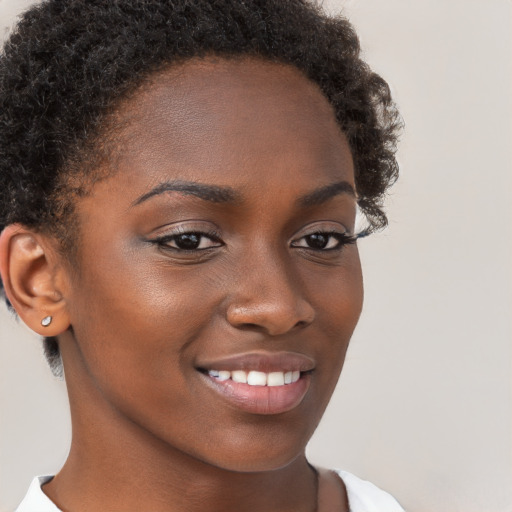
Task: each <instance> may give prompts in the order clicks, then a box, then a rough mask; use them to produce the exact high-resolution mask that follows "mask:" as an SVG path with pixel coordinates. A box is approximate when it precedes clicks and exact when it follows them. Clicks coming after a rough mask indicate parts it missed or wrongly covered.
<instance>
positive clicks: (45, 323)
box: [41, 316, 53, 327]
mask: <svg viewBox="0 0 512 512" xmlns="http://www.w3.org/2000/svg"><path fill="white" fill-rule="evenodd" d="M52 320H53V318H52V317H51V316H45V317H44V318H43V319H42V320H41V325H42V326H43V327H48V326H49V325H50V324H51V323H52Z"/></svg>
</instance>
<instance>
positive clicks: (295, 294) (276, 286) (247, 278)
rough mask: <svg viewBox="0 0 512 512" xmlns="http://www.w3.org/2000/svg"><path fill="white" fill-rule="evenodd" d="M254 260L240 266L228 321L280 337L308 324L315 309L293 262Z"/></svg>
mask: <svg viewBox="0 0 512 512" xmlns="http://www.w3.org/2000/svg"><path fill="white" fill-rule="evenodd" d="M269 260H270V258H263V259H262V261H259V262H257V261H255V260H254V259H253V260H252V261H251V264H250V266H245V268H243V269H239V270H238V272H237V274H238V275H237V277H236V286H235V292H234V293H233V294H231V298H230V300H229V304H228V307H227V320H228V322H229V323H230V324H231V325H232V326H233V327H236V328H239V329H255V330H261V331H264V332H265V333H267V334H268V335H270V336H279V335H281V334H285V333H287V332H289V331H291V330H293V329H297V328H301V327H306V326H307V325H309V324H311V322H313V320H314V318H315V310H314V308H313V306H312V304H311V303H310V302H309V301H308V300H307V299H306V297H305V293H304V292H305V290H304V287H303V286H302V284H301V280H300V278H299V276H297V275H294V274H293V272H292V269H291V266H290V265H287V264H286V262H279V261H277V260H276V259H275V258H273V259H272V260H271V261H269Z"/></svg>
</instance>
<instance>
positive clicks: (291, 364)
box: [197, 352, 315, 415]
mask: <svg viewBox="0 0 512 512" xmlns="http://www.w3.org/2000/svg"><path fill="white" fill-rule="evenodd" d="M314 366H315V363H314V361H313V360H312V359H310V358H309V357H307V356H304V355H302V354H295V353H290V352H281V353H274V354H270V353H251V354H241V355H236V356H232V357H230V358H227V359H223V360H217V361H212V362H208V363H203V364H201V365H200V366H198V367H197V370H198V371H199V372H200V374H201V375H202V377H203V379H204V382H205V383H206V384H207V385H208V386H209V388H210V389H212V390H213V391H214V392H215V393H216V394H217V395H220V396H221V397H222V398H223V399H224V400H225V401H227V403H228V404H229V405H231V406H232V407H235V408H236V409H238V410H243V411H245V412H249V413H253V414H267V415H268V414H281V413H284V412H287V411H290V410H292V409H294V408H295V407H297V406H298V405H299V404H300V403H301V402H302V400H303V399H304V397H305V395H306V393H307V391H308V389H309V385H310V380H311V374H312V372H313V371H314Z"/></svg>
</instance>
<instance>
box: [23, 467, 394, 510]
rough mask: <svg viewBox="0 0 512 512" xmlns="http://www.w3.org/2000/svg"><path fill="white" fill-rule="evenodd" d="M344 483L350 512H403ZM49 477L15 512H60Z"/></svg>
mask: <svg viewBox="0 0 512 512" xmlns="http://www.w3.org/2000/svg"><path fill="white" fill-rule="evenodd" d="M336 473H338V475H339V476H340V478H341V479H342V480H343V482H344V483H345V487H346V489H347V495H348V504H349V508H350V512H404V509H403V508H402V507H401V506H400V505H399V504H398V502H397V501H396V500H395V498H393V496H391V495H390V494H388V493H387V492H384V491H383V490H382V489H379V488H378V487H377V486H375V485H373V484H372V483H370V482H367V481H366V480H361V479H360V478H358V477H357V476H355V475H353V474H351V473H348V472H347V471H339V470H336ZM52 478H53V477H51V476H39V477H36V478H34V480H32V483H31V484H30V487H29V489H28V492H27V495H26V496H25V499H24V500H23V501H22V502H21V504H20V506H19V507H18V508H17V509H16V511H15V512H61V510H60V509H58V508H57V507H56V506H55V504H54V503H52V501H51V500H50V498H48V496H46V494H45V493H44V492H43V491H42V490H41V486H42V485H44V484H45V483H46V482H48V481H49V480H51V479H52Z"/></svg>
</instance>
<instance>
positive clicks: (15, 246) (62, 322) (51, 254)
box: [0, 224, 69, 336]
mask: <svg viewBox="0 0 512 512" xmlns="http://www.w3.org/2000/svg"><path fill="white" fill-rule="evenodd" d="M59 258H61V256H60V255H58V254H57V252H56V251H55V250H54V249H53V248H52V244H51V243H50V240H49V238H48V237H46V236H45V235H42V234H40V233H37V232H35V231H33V230H30V229H29V228H26V227H24V226H22V225H20V224H11V225H9V226H7V227H6V228H5V229H4V230H3V231H2V233H1V234H0V274H1V276H2V282H3V285H4V288H5V293H6V295H7V298H8V299H9V301H10V303H11V304H12V306H13V307H14V309H15V310H16V312H17V313H18V315H19V316H20V318H21V319H22V320H23V321H24V322H25V323H26V324H27V325H28V327H30V328H31V329H32V330H33V331H35V332H37V333H38V334H40V335H42V336H57V335H58V334H60V333H62V332H64V331H65V330H66V329H67V328H68V327H69V316H68V313H67V309H66V301H65V299H64V296H63V293H62V290H61V289H60V288H59V285H60V284H61V280H60V279H59V276H58V274H59V272H62V265H59V264H58V261H57V260H58V259H59Z"/></svg>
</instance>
